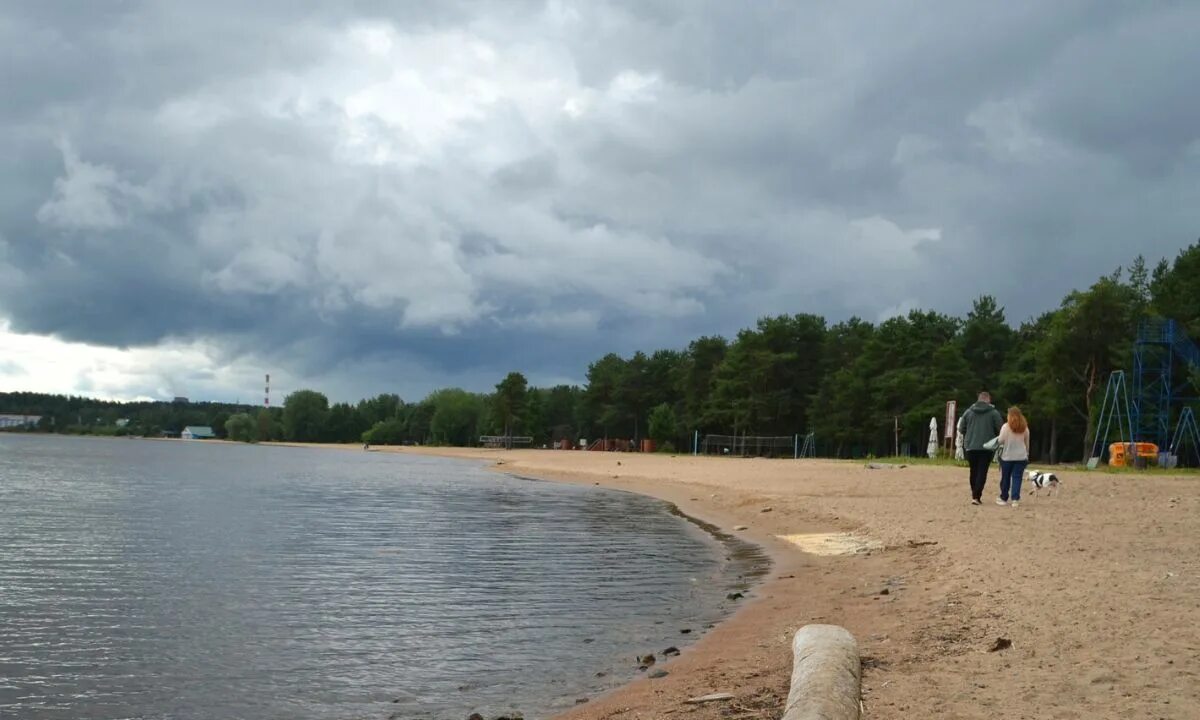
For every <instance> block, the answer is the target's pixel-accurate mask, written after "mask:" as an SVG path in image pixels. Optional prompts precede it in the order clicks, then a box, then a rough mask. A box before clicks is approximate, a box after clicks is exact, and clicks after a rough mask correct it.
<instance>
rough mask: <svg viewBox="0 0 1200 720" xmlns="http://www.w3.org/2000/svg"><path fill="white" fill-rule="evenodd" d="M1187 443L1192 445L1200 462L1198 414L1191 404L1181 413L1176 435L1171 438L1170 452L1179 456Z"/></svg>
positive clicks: (1194, 453) (1196, 458)
mask: <svg viewBox="0 0 1200 720" xmlns="http://www.w3.org/2000/svg"><path fill="white" fill-rule="evenodd" d="M1185 444H1187V445H1191V448H1192V454H1193V455H1194V456H1195V460H1196V462H1197V463H1198V464H1200V428H1197V427H1196V415H1195V413H1193V412H1192V407H1191V406H1190V405H1189V406H1187V407H1185V408H1184V409H1183V412H1181V413H1179V423H1178V424H1177V425H1176V426H1175V436H1174V437H1172V438H1171V446H1170V450H1169V451H1168V452H1169V453H1170V454H1171V455H1172V456H1175V457H1176V458H1178V457H1179V455H1180V451H1181V450H1183V447H1184V445H1185Z"/></svg>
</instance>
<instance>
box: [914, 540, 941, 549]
mask: <svg viewBox="0 0 1200 720" xmlns="http://www.w3.org/2000/svg"><path fill="white" fill-rule="evenodd" d="M937 544H938V541H937V540H909V541H908V546H909V547H910V548H915V547H925V546H926V545H937Z"/></svg>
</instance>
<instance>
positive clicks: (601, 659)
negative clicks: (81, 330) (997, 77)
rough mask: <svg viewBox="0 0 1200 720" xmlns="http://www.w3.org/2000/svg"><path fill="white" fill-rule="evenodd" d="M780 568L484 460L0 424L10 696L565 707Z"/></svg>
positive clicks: (321, 706)
mask: <svg viewBox="0 0 1200 720" xmlns="http://www.w3.org/2000/svg"><path fill="white" fill-rule="evenodd" d="M762 569H763V561H762V559H761V557H758V556H757V555H756V554H754V553H753V552H747V551H746V548H744V547H735V546H731V545H729V544H728V543H724V544H723V543H720V542H717V541H716V540H714V539H713V538H712V537H711V536H709V535H708V534H706V533H705V532H703V531H702V530H700V529H699V528H697V527H695V526H694V525H693V524H691V523H689V522H687V521H686V520H684V519H682V518H680V517H677V516H675V515H672V514H670V513H669V512H668V508H667V506H666V505H664V504H663V503H660V502H657V501H653V500H650V499H646V498H642V497H639V496H635V495H629V494H624V493H616V492H610V491H603V490H600V489H598V488H587V487H583V488H581V487H572V486H564V485H556V484H551V483H539V482H533V481H528V480H521V479H516V478H510V477H506V476H502V475H498V474H496V473H492V472H488V471H486V470H484V469H483V468H482V467H480V466H479V465H477V464H474V463H469V462H464V461H454V460H443V459H437V458H420V457H412V456H399V455H391V454H385V453H367V452H353V451H335V450H314V449H292V448H270V447H254V446H238V445H223V444H220V445H219V444H205V443H203V442H191V443H183V442H153V441H146V440H99V439H86V438H54V437H37V436H19V435H9V434H0V717H13V718H22V719H23V720H38V719H40V718H72V719H74V718H80V719H89V720H90V719H96V718H106V719H107V718H143V719H149V718H164V719H165V718H171V719H175V720H185V719H192V718H196V719H200V718H203V719H204V720H213V719H218V718H221V719H223V718H247V719H255V720H258V719H262V718H288V719H300V718H313V719H317V718H319V719H321V720H330V719H333V720H343V719H346V720H348V719H350V718H372V719H375V718H378V719H385V718H454V719H456V720H464V719H465V718H466V717H467V715H468V713H470V712H481V713H483V714H484V715H485V716H487V717H491V716H494V715H499V714H502V713H506V712H511V711H522V712H524V714H525V716H526V717H527V718H534V717H544V716H547V715H549V714H552V713H553V712H555V711H557V710H561V709H564V708H566V707H569V706H571V705H573V704H574V700H575V698H579V697H585V696H588V695H594V694H595V693H596V692H598V691H600V690H604V689H607V688H610V687H612V686H614V685H616V684H619V683H621V682H623V681H625V680H628V679H629V678H631V677H633V676H634V675H635V674H636V667H635V662H634V656H635V655H636V654H638V653H643V652H650V651H653V652H655V653H659V652H660V651H661V650H662V649H664V648H665V647H667V646H670V645H676V646H680V647H682V646H683V645H684V644H685V643H686V642H687V641H688V640H689V639H692V638H695V637H696V635H697V634H699V633H700V631H701V630H702V629H703V628H704V627H705V626H706V625H708V624H709V623H712V622H714V621H716V620H718V619H720V618H721V617H722V616H723V615H724V614H725V613H727V612H729V611H730V610H731V608H728V607H724V605H726V603H725V601H724V598H725V595H726V593H728V592H730V590H731V588H734V587H737V588H742V587H744V586H745V582H746V580H745V579H744V578H746V577H749V576H751V575H754V574H755V573H757V572H761V571H762ZM682 628H692V629H693V633H692V634H690V635H681V634H680V632H679V631H680V629H682ZM598 673H603V675H602V676H598Z"/></svg>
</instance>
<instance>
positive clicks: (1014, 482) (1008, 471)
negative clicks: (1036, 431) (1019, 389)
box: [996, 405, 1029, 507]
mask: <svg viewBox="0 0 1200 720" xmlns="http://www.w3.org/2000/svg"><path fill="white" fill-rule="evenodd" d="M999 441H1000V442H999V445H1000V497H999V498H997V499H996V504H997V505H1008V503H1009V500H1012V506H1013V507H1017V504H1018V503H1019V502H1020V501H1021V478H1022V477H1023V476H1024V474H1025V466H1026V465H1028V464H1029V423H1028V422H1027V421H1026V420H1025V416H1024V415H1022V414H1021V408H1019V407H1017V406H1016V405H1013V406H1012V407H1010V408H1009V409H1008V422H1006V423H1004V426H1003V427H1001V428H1000V437H999Z"/></svg>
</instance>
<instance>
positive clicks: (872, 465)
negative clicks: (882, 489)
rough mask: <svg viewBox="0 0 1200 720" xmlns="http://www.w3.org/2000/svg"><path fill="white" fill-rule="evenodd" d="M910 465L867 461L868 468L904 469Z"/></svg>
mask: <svg viewBox="0 0 1200 720" xmlns="http://www.w3.org/2000/svg"><path fill="white" fill-rule="evenodd" d="M906 467H908V466H907V465H894V464H892V463H867V469H868V470H902V469H904V468H906Z"/></svg>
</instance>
